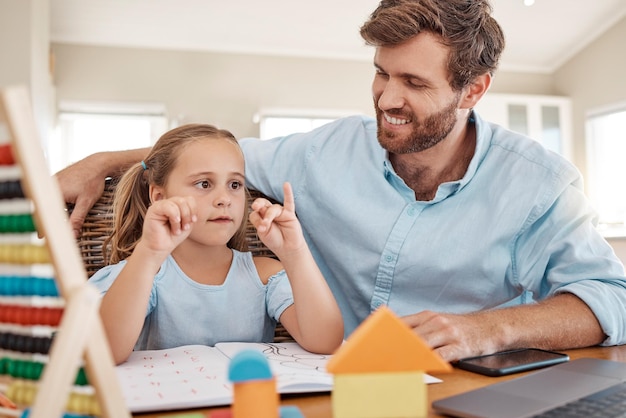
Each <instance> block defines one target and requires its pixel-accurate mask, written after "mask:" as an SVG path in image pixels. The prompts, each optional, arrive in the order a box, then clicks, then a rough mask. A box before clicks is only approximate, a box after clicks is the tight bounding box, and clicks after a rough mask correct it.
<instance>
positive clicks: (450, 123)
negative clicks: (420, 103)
mask: <svg viewBox="0 0 626 418" xmlns="http://www.w3.org/2000/svg"><path fill="white" fill-rule="evenodd" d="M459 100H460V93H459V94H457V95H455V97H454V99H452V101H451V102H450V104H449V105H448V106H446V107H445V108H443V109H441V110H440V111H439V112H437V113H435V114H432V115H430V116H427V117H426V118H425V119H424V120H422V121H420V120H417V118H416V117H415V115H410V114H403V113H401V112H399V111H398V112H395V113H392V112H387V113H388V114H389V115H390V116H396V117H397V116H400V117H403V118H406V119H410V120H411V121H412V122H411V123H412V124H413V130H412V132H411V133H410V134H409V135H408V136H407V137H400V136H399V135H398V134H397V133H395V132H391V131H386V130H384V129H383V128H382V123H381V122H382V119H383V118H384V116H383V111H382V110H380V108H379V107H378V106H377V105H376V103H374V107H375V109H376V119H377V121H378V142H379V143H380V145H381V146H382V147H383V148H385V149H386V150H387V151H389V152H391V153H394V154H409V153H412V152H420V151H423V150H425V149H428V148H431V147H433V146H435V145H437V144H438V143H439V142H441V141H442V140H443V139H445V138H446V137H447V136H448V134H449V133H450V132H452V129H453V128H454V125H455V124H456V121H457V114H456V111H457V106H458V104H459ZM375 102H376V100H375Z"/></svg>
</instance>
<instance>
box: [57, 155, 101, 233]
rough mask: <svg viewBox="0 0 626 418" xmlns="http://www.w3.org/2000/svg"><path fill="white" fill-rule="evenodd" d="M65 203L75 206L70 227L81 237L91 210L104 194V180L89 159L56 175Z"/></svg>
mask: <svg viewBox="0 0 626 418" xmlns="http://www.w3.org/2000/svg"><path fill="white" fill-rule="evenodd" d="M55 177H56V179H57V182H58V183H59V188H60V189H61V194H62V195H63V199H65V203H70V204H73V205H74V208H73V209H72V213H71V215H70V225H71V226H72V230H73V231H74V236H75V237H76V238H78V237H79V236H80V230H81V228H82V226H83V223H84V222H85V217H86V216H87V213H88V212H89V209H91V208H92V206H93V205H94V204H95V203H96V202H97V201H98V199H99V198H100V196H102V193H103V192H104V179H105V177H104V176H103V175H100V174H99V173H98V172H97V170H94V168H93V166H92V165H91V164H90V163H89V157H87V158H86V159H84V160H80V161H78V162H77V163H75V164H72V165H70V166H68V167H66V168H64V169H63V170H61V171H59V172H58V173H56V174H55Z"/></svg>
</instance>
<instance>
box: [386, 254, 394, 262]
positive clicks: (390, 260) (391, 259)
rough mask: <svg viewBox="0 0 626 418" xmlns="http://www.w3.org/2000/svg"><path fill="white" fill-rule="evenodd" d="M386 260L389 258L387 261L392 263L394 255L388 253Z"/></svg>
mask: <svg viewBox="0 0 626 418" xmlns="http://www.w3.org/2000/svg"><path fill="white" fill-rule="evenodd" d="M385 260H387V262H389V263H391V262H392V261H393V256H391V255H388V256H387V257H385Z"/></svg>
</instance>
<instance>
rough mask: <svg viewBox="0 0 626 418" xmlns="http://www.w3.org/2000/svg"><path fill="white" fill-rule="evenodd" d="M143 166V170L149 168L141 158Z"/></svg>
mask: <svg viewBox="0 0 626 418" xmlns="http://www.w3.org/2000/svg"><path fill="white" fill-rule="evenodd" d="M141 166H142V167H143V171H146V170H147V169H148V166H147V165H146V163H145V162H144V161H143V160H141Z"/></svg>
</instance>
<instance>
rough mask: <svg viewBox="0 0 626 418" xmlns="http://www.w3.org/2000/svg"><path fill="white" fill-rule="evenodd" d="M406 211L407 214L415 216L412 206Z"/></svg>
mask: <svg viewBox="0 0 626 418" xmlns="http://www.w3.org/2000/svg"><path fill="white" fill-rule="evenodd" d="M406 213H408V214H409V216H415V208H414V207H410V208H409V209H408V210H407V211H406Z"/></svg>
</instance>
